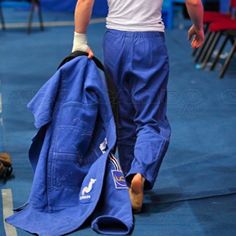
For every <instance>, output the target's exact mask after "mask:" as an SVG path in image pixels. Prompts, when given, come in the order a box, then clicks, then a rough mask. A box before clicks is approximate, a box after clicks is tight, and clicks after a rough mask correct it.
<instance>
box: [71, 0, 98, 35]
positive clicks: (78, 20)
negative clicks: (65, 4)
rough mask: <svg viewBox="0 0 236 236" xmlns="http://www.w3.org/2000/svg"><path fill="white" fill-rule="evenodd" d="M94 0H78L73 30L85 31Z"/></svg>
mask: <svg viewBox="0 0 236 236" xmlns="http://www.w3.org/2000/svg"><path fill="white" fill-rule="evenodd" d="M93 4H94V0H78V2H77V5H76V8H75V16H74V17H75V32H77V33H86V30H87V26H88V24H89V21H90V17H91V14H92V9H93Z"/></svg>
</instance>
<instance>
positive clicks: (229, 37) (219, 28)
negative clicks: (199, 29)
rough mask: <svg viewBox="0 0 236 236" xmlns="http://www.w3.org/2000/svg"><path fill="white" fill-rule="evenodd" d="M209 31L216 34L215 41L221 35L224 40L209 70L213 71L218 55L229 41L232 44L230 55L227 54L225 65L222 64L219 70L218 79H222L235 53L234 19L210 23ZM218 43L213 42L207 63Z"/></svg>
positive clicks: (235, 28) (235, 31) (235, 22)
mask: <svg viewBox="0 0 236 236" xmlns="http://www.w3.org/2000/svg"><path fill="white" fill-rule="evenodd" d="M209 30H210V31H211V32H213V33H215V34H217V37H216V38H217V39H218V38H220V37H221V36H223V35H224V36H225V38H224V40H223V42H222V44H221V46H220V48H219V51H218V53H217V55H216V57H215V59H214V61H213V63H212V66H211V68H210V69H211V70H213V69H214V68H215V66H216V64H217V62H218V61H219V58H220V55H221V53H222V52H223V50H224V48H225V46H226V44H227V43H228V42H229V41H230V42H231V43H232V47H231V50H230V53H229V55H228V57H227V58H226V60H225V63H224V65H223V67H222V69H221V72H220V78H223V77H224V75H225V72H226V70H227V69H228V67H229V65H230V62H231V60H232V58H233V56H234V54H235V52H236V19H234V20H231V19H229V20H225V21H222V22H215V23H212V24H210V26H209ZM218 42H219V40H215V41H214V42H213V44H212V46H211V49H210V51H209V55H208V58H207V60H206V61H208V60H209V59H210V57H211V56H212V53H213V51H214V49H215V48H216V46H217V44H218Z"/></svg>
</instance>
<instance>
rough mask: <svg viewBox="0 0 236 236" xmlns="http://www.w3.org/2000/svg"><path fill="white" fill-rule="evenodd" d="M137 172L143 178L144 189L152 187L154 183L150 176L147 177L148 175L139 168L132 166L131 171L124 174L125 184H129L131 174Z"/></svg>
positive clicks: (131, 177)
mask: <svg viewBox="0 0 236 236" xmlns="http://www.w3.org/2000/svg"><path fill="white" fill-rule="evenodd" d="M137 173H139V174H141V175H142V176H143V177H144V178H145V183H144V190H150V189H152V188H153V185H154V181H153V180H152V179H151V178H149V176H147V175H146V174H145V172H144V171H142V170H141V169H139V168H137V169H135V168H133V169H132V171H129V172H128V174H127V175H126V176H125V178H126V181H127V185H128V186H130V184H131V181H132V179H133V176H134V175H135V174H137Z"/></svg>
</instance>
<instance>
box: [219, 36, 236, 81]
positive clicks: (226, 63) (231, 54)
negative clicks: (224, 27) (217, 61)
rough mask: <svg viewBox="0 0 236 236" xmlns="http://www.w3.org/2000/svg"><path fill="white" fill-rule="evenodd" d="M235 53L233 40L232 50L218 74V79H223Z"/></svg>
mask: <svg viewBox="0 0 236 236" xmlns="http://www.w3.org/2000/svg"><path fill="white" fill-rule="evenodd" d="M235 52H236V40H234V44H233V47H232V49H231V51H230V53H229V56H228V57H227V59H226V61H225V63H224V66H223V68H222V70H221V72H220V78H221V79H222V78H223V77H224V75H225V72H226V70H227V69H228V67H229V64H230V62H231V60H232V58H233V56H234V53H235Z"/></svg>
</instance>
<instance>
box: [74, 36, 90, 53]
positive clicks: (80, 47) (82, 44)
mask: <svg viewBox="0 0 236 236" xmlns="http://www.w3.org/2000/svg"><path fill="white" fill-rule="evenodd" d="M88 48H89V46H88V41H87V36H86V34H85V33H77V32H74V40H73V48H72V52H74V51H82V52H86V51H87V50H88Z"/></svg>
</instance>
